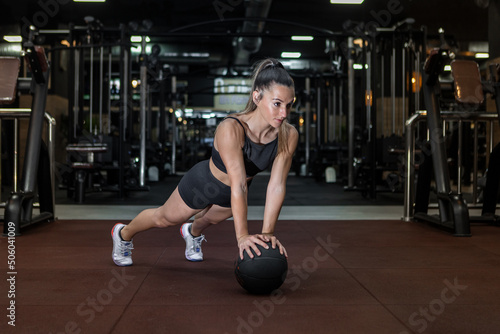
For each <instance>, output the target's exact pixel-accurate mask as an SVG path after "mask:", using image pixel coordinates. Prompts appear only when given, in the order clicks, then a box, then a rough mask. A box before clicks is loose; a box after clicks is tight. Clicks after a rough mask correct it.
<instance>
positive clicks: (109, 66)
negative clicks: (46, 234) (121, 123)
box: [106, 47, 113, 135]
mask: <svg viewBox="0 0 500 334" xmlns="http://www.w3.org/2000/svg"><path fill="white" fill-rule="evenodd" d="M112 61H113V49H112V48H111V47H109V53H108V87H106V89H107V91H108V129H107V131H106V134H108V135H109V134H110V133H111V74H112V72H111V69H112V68H111V66H112Z"/></svg>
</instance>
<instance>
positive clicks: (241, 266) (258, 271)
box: [234, 242, 288, 294]
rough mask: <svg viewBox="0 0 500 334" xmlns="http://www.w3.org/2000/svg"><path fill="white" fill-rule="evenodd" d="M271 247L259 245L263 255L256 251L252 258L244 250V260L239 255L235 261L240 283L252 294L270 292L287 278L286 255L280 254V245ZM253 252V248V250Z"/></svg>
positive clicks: (269, 243)
mask: <svg viewBox="0 0 500 334" xmlns="http://www.w3.org/2000/svg"><path fill="white" fill-rule="evenodd" d="M267 244H268V245H269V249H265V248H263V247H262V246H260V245H257V247H258V248H259V250H260V252H261V255H260V256H257V255H255V253H254V258H253V259H251V258H250V257H249V256H248V254H247V252H246V251H245V252H243V260H242V259H241V258H240V257H239V256H238V260H236V261H235V268H234V273H235V275H236V280H237V281H238V283H239V284H240V285H241V286H242V287H243V288H244V289H245V290H247V291H248V292H250V293H252V294H269V293H271V292H272V291H273V290H276V289H277V288H279V287H280V286H281V285H282V284H283V282H284V281H285V279H286V274H287V272H288V262H287V259H286V257H285V255H281V254H280V250H279V247H278V246H276V248H275V249H273V248H272V245H271V242H268V243H267ZM252 252H253V250H252Z"/></svg>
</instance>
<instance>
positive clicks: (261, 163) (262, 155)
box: [212, 117, 278, 177]
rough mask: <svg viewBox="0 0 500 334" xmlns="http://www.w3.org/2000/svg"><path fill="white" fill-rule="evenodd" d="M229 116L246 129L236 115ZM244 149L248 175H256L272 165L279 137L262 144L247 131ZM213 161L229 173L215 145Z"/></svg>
mask: <svg viewBox="0 0 500 334" xmlns="http://www.w3.org/2000/svg"><path fill="white" fill-rule="evenodd" d="M227 118H232V119H235V120H236V121H237V122H238V123H239V124H240V125H241V127H242V128H243V131H245V127H244V126H243V124H242V123H241V122H240V120H239V119H237V118H236V117H227ZM242 150H243V159H244V161H245V170H246V174H247V177H252V176H255V175H257V174H258V173H260V172H262V171H264V170H266V169H267V168H268V167H269V166H271V164H272V163H273V161H274V158H276V153H277V151H278V137H276V139H275V140H273V141H272V142H270V143H267V144H264V145H261V144H257V143H254V142H253V141H251V140H250V138H248V136H247V135H246V131H245V144H244V145H243V148H242ZM212 161H213V162H214V165H215V167H217V168H218V169H220V170H221V171H223V172H224V173H227V169H226V166H224V162H222V158H221V156H220V154H219V152H218V151H217V150H216V149H215V146H213V147H212Z"/></svg>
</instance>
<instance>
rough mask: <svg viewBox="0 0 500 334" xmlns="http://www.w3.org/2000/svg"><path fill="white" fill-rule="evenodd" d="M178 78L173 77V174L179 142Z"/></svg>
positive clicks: (173, 172)
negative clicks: (176, 111)
mask: <svg viewBox="0 0 500 334" xmlns="http://www.w3.org/2000/svg"><path fill="white" fill-rule="evenodd" d="M176 95H177V77H176V76H175V75H173V76H172V109H173V110H174V112H173V113H172V174H175V161H176V150H177V148H176V141H177V120H176V116H175V109H176V108H177V97H176Z"/></svg>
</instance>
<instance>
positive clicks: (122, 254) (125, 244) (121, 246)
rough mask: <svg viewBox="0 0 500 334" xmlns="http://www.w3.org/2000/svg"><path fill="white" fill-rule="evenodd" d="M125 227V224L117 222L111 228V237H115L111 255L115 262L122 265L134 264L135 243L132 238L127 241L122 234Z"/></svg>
mask: <svg viewBox="0 0 500 334" xmlns="http://www.w3.org/2000/svg"><path fill="white" fill-rule="evenodd" d="M124 227H125V224H115V226H113V229H112V230H111V238H112V239H113V252H112V253H111V256H112V258H113V262H114V263H115V264H116V265H117V266H120V267H125V266H131V265H132V249H133V248H134V245H133V244H132V240H130V241H125V240H123V239H122V238H121V236H120V231H121V229H122V228H124Z"/></svg>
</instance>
